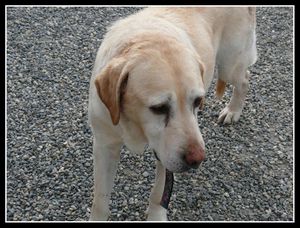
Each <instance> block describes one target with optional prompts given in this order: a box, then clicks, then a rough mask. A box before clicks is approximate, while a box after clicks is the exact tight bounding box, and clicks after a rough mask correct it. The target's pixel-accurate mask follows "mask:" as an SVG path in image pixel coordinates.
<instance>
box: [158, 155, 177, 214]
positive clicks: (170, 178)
mask: <svg viewBox="0 0 300 228" xmlns="http://www.w3.org/2000/svg"><path fill="white" fill-rule="evenodd" d="M153 153H154V156H155V158H156V159H157V160H158V161H160V160H159V157H158V156H157V153H156V151H155V150H153ZM173 182H174V174H173V172H170V171H169V170H168V169H166V179H165V186H164V191H163V194H162V197H161V200H160V205H161V206H162V207H163V208H165V209H168V207H169V202H170V198H171V195H172V190H173Z"/></svg>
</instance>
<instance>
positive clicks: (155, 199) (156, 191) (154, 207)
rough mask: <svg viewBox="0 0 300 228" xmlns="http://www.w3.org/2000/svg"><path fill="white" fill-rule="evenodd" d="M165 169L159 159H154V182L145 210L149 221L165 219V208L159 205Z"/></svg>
mask: <svg viewBox="0 0 300 228" xmlns="http://www.w3.org/2000/svg"><path fill="white" fill-rule="evenodd" d="M165 178H166V169H165V168H164V167H163V165H162V164H161V162H160V161H158V160H157V161H156V173H155V183H154V186H153V189H152V191H151V195H150V204H149V207H148V210H147V213H148V218H147V220H149V221H166V220H168V219H167V210H166V209H165V208H163V207H162V206H161V205H160V202H161V198H162V195H163V191H164V186H165Z"/></svg>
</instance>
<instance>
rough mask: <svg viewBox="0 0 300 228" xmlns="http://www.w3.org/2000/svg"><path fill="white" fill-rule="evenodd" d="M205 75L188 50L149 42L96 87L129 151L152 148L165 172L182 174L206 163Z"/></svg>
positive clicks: (165, 41)
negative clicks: (201, 118) (201, 122)
mask: <svg viewBox="0 0 300 228" xmlns="http://www.w3.org/2000/svg"><path fill="white" fill-rule="evenodd" d="M204 71H205V69H204V66H203V64H202V63H201V61H200V59H199V57H198V56H197V55H196V54H195V53H193V52H192V51H191V50H189V49H187V48H186V47H185V46H183V45H181V44H180V43H178V42H177V41H175V40H173V39H171V38H164V37H161V38H157V37H155V39H151V37H149V36H148V37H147V38H146V39H143V40H142V41H141V40H140V41H135V42H132V43H131V45H129V46H128V48H126V49H124V50H123V52H122V53H121V54H120V55H118V56H117V57H115V58H113V59H112V60H111V61H110V62H109V63H108V64H107V65H106V67H105V68H104V69H103V70H102V71H101V73H100V75H98V76H97V78H96V80H95V85H96V88H97V92H98V95H99V97H100V98H101V100H102V102H103V103H104V104H105V106H106V107H107V109H108V110H109V112H110V116H111V120H112V123H113V124H114V125H117V124H120V125H121V127H122V128H123V129H125V130H126V135H125V136H124V139H125V143H126V145H127V146H128V147H129V148H136V147H137V146H138V145H141V144H142V145H143V146H144V145H145V143H148V144H149V146H150V147H151V148H153V149H154V150H155V152H156V154H157V156H158V158H159V159H160V160H161V162H162V164H163V165H164V166H165V168H167V169H168V170H170V171H172V172H182V171H185V170H187V169H189V168H197V167H198V166H199V164H200V162H201V161H203V160H204V158H205V152H204V141H203V139H202V136H201V133H200V131H199V127H198V121H197V110H198V108H199V106H201V104H203V99H204V94H205V91H204V85H203V78H202V77H203V74H204ZM140 148H143V147H140Z"/></svg>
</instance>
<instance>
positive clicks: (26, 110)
mask: <svg viewBox="0 0 300 228" xmlns="http://www.w3.org/2000/svg"><path fill="white" fill-rule="evenodd" d="M137 10H139V8H97V7H88V8H81V7H80V8H78V7H77V8H76V7H73V8H68V7H64V8H55V7H48V8H41V7H34V8H32V7H22V8H20V7H19V8H18V7H8V8H7V186H6V187H7V210H6V211H7V220H8V221H29V220H33V221H40V220H43V221H45V220H46V221H62V220H68V221H70V220H87V219H88V217H89V214H90V208H91V204H92V194H93V176H92V173H93V172H92V171H93V167H92V164H93V160H92V135H91V130H90V128H89V126H88V124H87V102H88V88H89V78H90V76H91V70H92V67H93V62H94V59H95V56H96V51H97V49H98V47H99V45H100V43H101V40H102V37H103V35H104V33H105V27H106V26H107V25H109V24H110V23H111V22H112V21H115V20H117V19H118V18H120V17H124V16H126V15H129V14H131V13H133V12H135V11H137ZM257 23H258V25H257V42H258V53H259V59H258V61H257V63H256V64H255V65H254V66H253V67H251V72H252V76H251V80H250V91H249V94H248V96H247V100H246V105H245V109H244V112H243V115H242V117H241V119H240V121H239V122H238V123H235V124H234V125H231V126H220V125H217V124H216V121H217V116H218V113H219V111H221V109H222V108H223V107H224V105H225V104H226V103H227V102H228V101H229V99H230V95H231V92H232V88H231V87H229V88H228V89H227V91H226V93H225V96H224V98H223V100H222V101H216V100H215V99H214V89H213V87H211V90H210V91H209V93H208V96H207V100H206V106H205V109H204V110H203V111H202V112H201V113H199V127H200V129H201V132H202V134H203V137H204V140H205V141H206V146H207V161H206V162H204V163H203V165H202V166H201V167H200V168H199V169H198V170H194V171H190V172H187V173H183V174H176V175H175V183H174V191H173V195H172V198H171V202H170V209H169V211H168V217H169V219H170V220H183V221H188V220H190V221H224V220H225V221H241V220H247V221H249V220H251V221H264V220H267V221H279V220H282V221H292V220H293V9H292V8H291V7H280V8H274V7H268V8H258V9H257ZM214 83H215V81H214ZM213 86H214V85H213ZM121 158H122V159H121V163H120V165H119V169H118V173H117V176H116V179H115V183H116V184H115V187H114V191H113V193H112V200H111V203H110V206H111V212H112V213H111V216H110V218H109V220H131V221H132V220H145V219H146V216H145V210H146V208H147V204H148V197H149V194H150V189H151V186H152V185H153V181H154V167H155V158H154V156H153V154H152V153H151V152H150V151H146V152H145V154H144V155H143V156H136V155H132V154H130V153H129V152H128V151H126V149H124V150H122V152H121ZM141 174H142V175H141Z"/></svg>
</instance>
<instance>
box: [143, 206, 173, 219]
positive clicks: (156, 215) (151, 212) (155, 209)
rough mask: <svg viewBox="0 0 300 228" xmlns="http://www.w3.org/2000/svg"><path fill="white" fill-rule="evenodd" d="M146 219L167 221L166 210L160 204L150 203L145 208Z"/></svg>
mask: <svg viewBox="0 0 300 228" xmlns="http://www.w3.org/2000/svg"><path fill="white" fill-rule="evenodd" d="M146 213H147V215H148V216H147V220H148V221H168V218H167V210H166V209H165V208H163V207H162V206H160V205H151V206H149V207H148V210H147V212H146Z"/></svg>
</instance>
